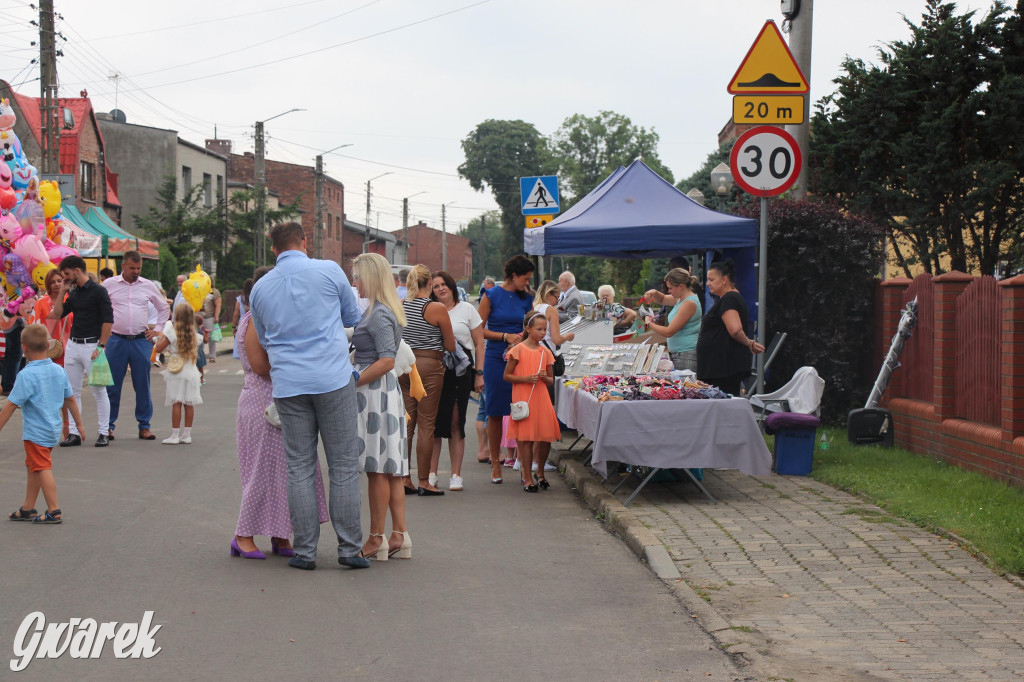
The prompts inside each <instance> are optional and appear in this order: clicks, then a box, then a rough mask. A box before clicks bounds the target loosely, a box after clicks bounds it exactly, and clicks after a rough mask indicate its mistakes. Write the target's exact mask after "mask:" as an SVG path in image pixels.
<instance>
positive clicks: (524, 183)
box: [519, 175, 559, 215]
mask: <svg viewBox="0 0 1024 682" xmlns="http://www.w3.org/2000/svg"><path fill="white" fill-rule="evenodd" d="M519 194H520V196H521V197H522V200H523V215H547V214H549V213H558V211H559V208H558V176H556V175H539V176H538V175H535V176H533V177H529V178H519Z"/></svg>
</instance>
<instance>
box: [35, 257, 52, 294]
mask: <svg viewBox="0 0 1024 682" xmlns="http://www.w3.org/2000/svg"><path fill="white" fill-rule="evenodd" d="M56 269H57V266H56V265H54V264H53V263H51V262H49V261H47V262H45V263H40V264H39V265H37V266H35V267H34V268H32V281H33V282H35V283H36V286H38V287H39V292H40V293H39V295H40V296H41V295H43V294H45V293H46V275H47V274H48V273H49V272H50V270H56Z"/></svg>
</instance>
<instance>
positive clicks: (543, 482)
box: [537, 478, 551, 490]
mask: <svg viewBox="0 0 1024 682" xmlns="http://www.w3.org/2000/svg"><path fill="white" fill-rule="evenodd" d="M537 486H538V487H539V488H540V489H541V490H547V489H548V488H550V487H551V484H550V483H548V479H546V478H539V479H537Z"/></svg>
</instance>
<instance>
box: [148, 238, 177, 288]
mask: <svg viewBox="0 0 1024 682" xmlns="http://www.w3.org/2000/svg"><path fill="white" fill-rule="evenodd" d="M142 276H143V277H145V278H146V279H151V280H153V281H154V282H159V283H160V286H162V287H163V288H164V291H166V292H170V291H171V290H172V288H173V287H175V286H176V285H177V277H178V259H177V258H175V257H174V252H173V251H171V247H170V246H169V245H168V244H166V243H163V242H161V244H160V258H159V260H157V261H155V262H154V261H151V260H148V259H147V260H143V261H142Z"/></svg>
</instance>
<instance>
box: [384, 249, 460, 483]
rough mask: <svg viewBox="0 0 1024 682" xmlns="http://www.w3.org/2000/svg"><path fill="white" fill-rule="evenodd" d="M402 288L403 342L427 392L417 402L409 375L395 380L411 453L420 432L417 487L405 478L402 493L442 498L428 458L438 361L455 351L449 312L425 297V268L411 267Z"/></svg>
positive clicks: (437, 398)
mask: <svg viewBox="0 0 1024 682" xmlns="http://www.w3.org/2000/svg"><path fill="white" fill-rule="evenodd" d="M405 286H406V288H407V289H408V294H406V297H405V300H404V301H402V308H403V309H404V310H405V318H406V325H405V328H404V329H402V339H403V340H404V341H405V342H406V343H407V344H409V347H410V348H412V352H413V355H415V356H416V370H417V372H419V375H420V379H421V380H422V381H423V389H424V390H425V391H426V392H427V395H426V396H425V397H424V398H423V399H421V400H416V398H413V397H412V396H411V395H410V394H409V386H410V384H409V375H408V374H403V375H402V376H401V377H399V378H398V381H399V383H400V384H401V386H402V397H403V398H404V399H405V410H406V412H408V413H409V419H408V422H407V426H406V434H407V438H408V441H409V448H410V450H411V448H412V442H413V434H414V433H415V432H416V428H417V427H419V432H420V433H419V437H418V438H416V476H417V478H418V479H419V486H418V487H415V488H414V487H413V485H412V477H411V476H410V477H408V478H407V479H406V483H405V492H406V494H411V493H413V492H415V493H416V494H418V495H444V491H443V490H438V488H437V486H436V485H434V484H432V483H431V482H430V480H429V475H430V456H431V454H432V452H433V449H434V422H435V420H436V419H437V408H438V405H439V404H440V402H441V390H442V387H443V386H444V363H443V362H442V361H441V359H442V358H443V357H444V351H446V350H448V351H454V350H455V334H454V333H453V332H452V322H451V319H450V318H449V317H448V311H447V310H445V307H444V306H443V305H441V304H440V303H436V302H434V301H431V300H430V299H429V298H428V296H430V270H428V269H427V266H425V265H416V266H414V267H413V268H412V270H410V271H409V277H408V279H407V280H406V282H405ZM410 454H411V453H410ZM411 459H412V458H411V456H410V460H411Z"/></svg>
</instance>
